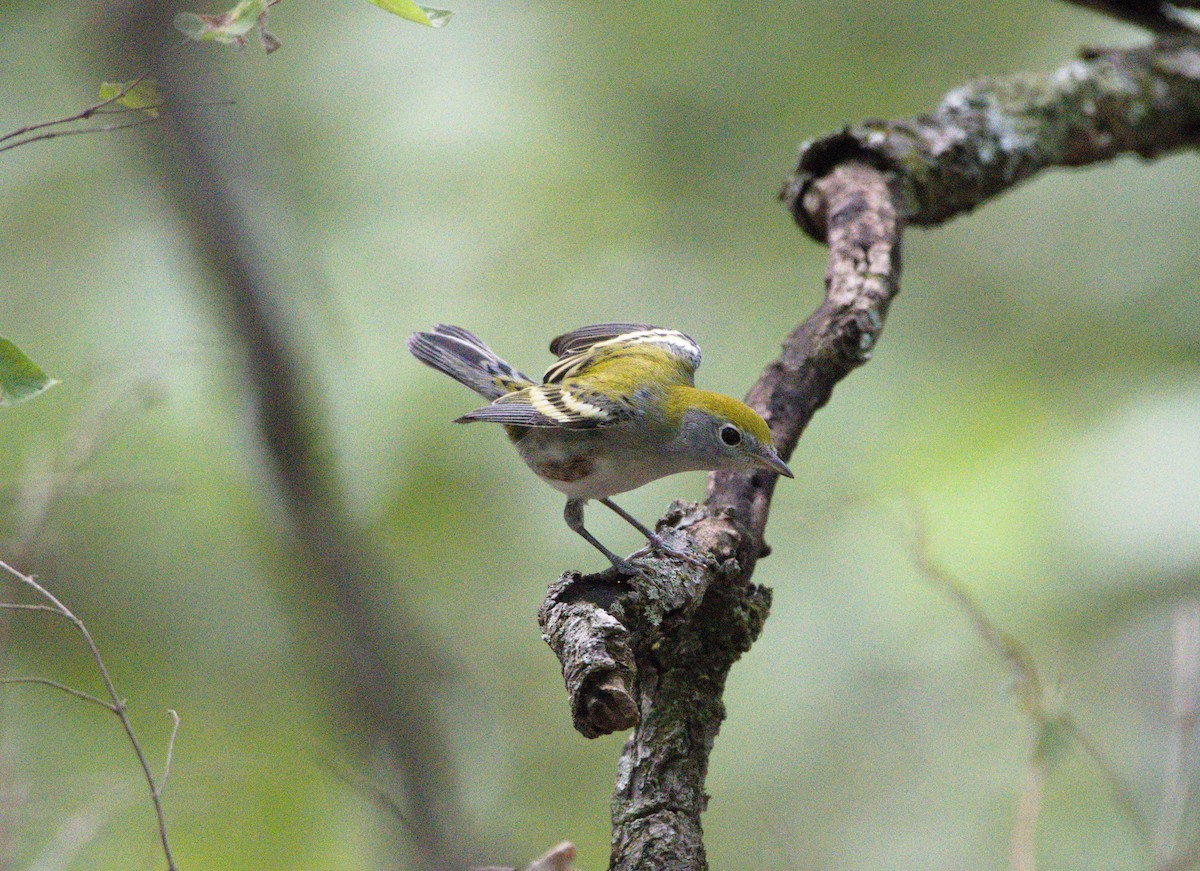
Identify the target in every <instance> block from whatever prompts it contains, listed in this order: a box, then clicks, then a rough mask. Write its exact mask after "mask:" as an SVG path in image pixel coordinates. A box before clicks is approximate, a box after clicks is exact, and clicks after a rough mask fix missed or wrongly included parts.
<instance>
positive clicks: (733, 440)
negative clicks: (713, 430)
mask: <svg viewBox="0 0 1200 871" xmlns="http://www.w3.org/2000/svg"><path fill="white" fill-rule="evenodd" d="M721 441H723V442H725V444H727V445H729V447H731V448H733V447H737V446H738V445H740V444H741V443H742V431H741V430H740V429H738V428H737V427H736V426H734V425H733V424H731V423H727V424H725V425H724V426H723V427H721Z"/></svg>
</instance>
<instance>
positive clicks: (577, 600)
mask: <svg viewBox="0 0 1200 871" xmlns="http://www.w3.org/2000/svg"><path fill="white" fill-rule="evenodd" d="M734 521H735V512H733V511H732V510H730V509H728V508H718V507H704V506H698V505H696V504H693V503H686V502H679V501H676V502H674V503H672V504H671V507H670V508H669V509H668V510H667V513H666V515H665V516H664V517H663V519H662V520H660V522H659V531H660V532H664V533H667V534H668V535H669V534H670V533H671V532H672V531H674V532H675V533H676V534H677V535H681V534H683V532H684V531H685V530H686V533H687V536H688V538H689V539H690V541H691V548H690V549H691V550H692V551H693V552H694V553H696V554H698V555H699V554H702V555H705V556H706V557H708V559H707V560H706V564H705V565H703V566H696V565H691V564H688V563H684V562H682V561H680V560H677V559H674V558H672V557H670V556H667V555H657V554H655V555H652V556H649V557H647V558H645V559H639V560H638V565H639V566H641V567H643V570H644V574H643V575H642V576H640V577H633V578H629V577H624V576H622V575H620V574H618V573H617V572H616V571H614V570H610V571H607V572H602V573H599V574H594V575H581V574H579V573H578V572H567V573H566V574H564V575H563V576H562V577H560V578H559V579H558V580H557V581H555V582H554V583H553V584H552V585H551V586H550V588H549V590H547V592H546V599H545V601H544V602H543V603H542V607H541V609H540V611H539V613H538V623H539V624H540V625H541V627H542V638H543V639H544V640H545V641H546V643H547V644H548V645H549V646H550V648H551V649H552V650H553V651H554V653H555V655H556V656H558V659H559V662H561V663H562V669H563V680H564V682H565V684H566V688H567V694H568V697H569V699H570V705H571V719H572V721H573V723H574V725H575V728H576V730H578V731H579V732H580V734H582V735H583V736H584V737H586V738H597V737H599V736H601V735H608V734H611V733H613V732H618V731H621V730H624V729H629V728H632V727H634V726H636V725H638V724H639V722H640V720H641V711H642V704H641V702H640V701H639V699H642V698H644V694H643V692H642V691H643V690H644V689H645V687H644V686H641V685H640V684H639V682H642V683H644V682H645V679H646V676H645V675H644V674H643V671H644V670H645V661H646V657H648V656H660V657H661V656H662V655H663V654H664V652H666V651H670V650H673V649H674V648H675V647H676V645H677V644H678V643H679V642H678V638H679V637H680V636H687V634H688V633H689V631H690V629H691V627H690V626H689V624H690V621H691V619H692V617H693V615H694V614H695V612H696V610H697V608H699V607H700V605H701V603H702V602H703V601H704V598H705V594H706V593H707V592H708V591H709V589H710V587H711V586H712V585H713V584H714V583H720V582H721V581H723V580H728V579H729V578H731V577H733V576H736V575H737V574H739V571H740V569H739V566H740V565H741V563H739V560H738V558H737V557H738V556H739V548H740V547H741V546H742V543H743V542H744V541H745V540H746V538H747V537H746V536H745V535H744V534H743V533H742V532H741V531H740V530H739V529H738V527H737V526H736V524H735V522H734ZM752 561H753V558H751V559H748V560H746V562H752ZM763 619H765V613H764V614H763V615H762V618H761V619H756V620H755V621H754V623H755V627H756V628H755V630H754V632H753V633H752V634H754V635H756V634H757V630H758V629H761V626H762V620H763ZM735 634H737V635H739V637H745V636H746V634H747V633H746V632H744V631H740V632H737V633H735ZM687 646H688V643H687V642H684V647H685V648H686V647H687ZM746 646H747V647H748V645H746ZM741 652H742V651H741V650H738V651H737V652H736V653H733V655H732V656H730V657H729V658H728V663H727V664H726V665H725V666H724V668H725V669H728V667H729V665H731V664H732V663H733V661H734V660H735V659H736V658H737V656H738V655H740V653H741ZM639 665H641V666H642V667H641V668H639Z"/></svg>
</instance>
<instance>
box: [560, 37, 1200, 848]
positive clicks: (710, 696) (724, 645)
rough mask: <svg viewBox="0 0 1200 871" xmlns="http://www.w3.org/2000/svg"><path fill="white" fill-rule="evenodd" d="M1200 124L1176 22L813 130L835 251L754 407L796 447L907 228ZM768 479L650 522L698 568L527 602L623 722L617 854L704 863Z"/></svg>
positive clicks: (602, 722) (1195, 66)
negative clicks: (1167, 32)
mask: <svg viewBox="0 0 1200 871" xmlns="http://www.w3.org/2000/svg"><path fill="white" fill-rule="evenodd" d="M1198 139H1200V50H1198V49H1197V46H1196V45H1195V43H1192V42H1189V41H1187V40H1184V39H1181V38H1177V37H1172V38H1163V39H1161V40H1160V41H1159V42H1158V43H1156V44H1155V45H1153V46H1151V47H1147V48H1142V49H1134V50H1131V51H1123V52H1118V51H1110V52H1089V53H1088V54H1087V56H1086V57H1085V58H1084V60H1082V61H1077V62H1074V63H1071V64H1068V65H1067V66H1065V67H1063V68H1062V69H1060V70H1058V71H1057V72H1055V73H1052V74H1050V75H1048V76H1042V77H1033V76H1017V77H1012V78H1008V79H984V80H980V81H978V82H975V83H973V84H969V85H966V86H964V87H962V88H959V89H958V90H956V91H953V92H952V93H950V94H948V95H947V97H946V98H945V99H944V101H943V102H942V104H941V106H940V107H939V108H938V109H937V110H936V111H935V112H934V113H933V114H931V115H922V116H918V117H916V118H913V119H908V120H903V121H894V122H886V121H879V122H870V123H864V124H859V125H855V126H852V127H848V128H846V129H845V130H843V131H841V132H839V133H836V134H834V135H832V136H829V137H825V138H823V139H819V140H815V141H811V142H808V143H806V144H805V145H804V146H803V148H802V151H801V156H800V161H799V164H798V166H797V169H796V171H795V173H794V175H793V176H792V178H791V179H790V180H789V181H788V183H787V184H786V185H785V187H784V190H783V192H782V193H781V199H783V200H784V201H785V203H786V204H787V206H788V208H789V210H790V211H791V212H792V214H793V216H794V217H795V218H796V220H797V222H798V223H799V224H800V225H801V226H802V227H803V228H804V229H805V231H806V232H808V233H809V235H811V236H813V237H814V238H816V239H818V240H820V241H822V242H825V243H826V244H828V246H829V265H828V269H827V271H826V276H825V299H824V301H823V302H822V303H821V305H820V307H819V308H818V309H817V311H816V312H814V313H813V315H812V316H811V317H809V318H808V320H806V321H804V322H803V323H802V324H800V325H799V326H798V327H797V328H796V329H795V330H794V331H793V332H792V334H791V335H790V336H789V337H788V339H787V341H786V342H785V343H784V347H783V353H782V354H781V355H780V357H779V358H778V359H777V360H775V361H774V362H772V363H771V364H770V365H768V366H767V368H766V370H765V371H764V372H763V374H762V376H761V377H760V378H759V380H758V382H757V383H756V384H755V385H754V387H753V388H751V390H750V393H749V394H748V396H747V402H748V403H749V404H750V405H751V406H752V407H754V408H755V409H757V410H758V411H759V412H761V413H762V414H763V417H764V418H765V419H766V420H767V422H768V423H769V424H770V426H771V431H772V434H773V436H774V438H775V442H776V445H777V447H778V448H779V449H780V454H781V455H782V456H783V457H784V458H785V459H787V458H788V457H790V456H791V454H792V451H793V449H794V448H795V446H796V443H797V441H798V440H799V438H800V436H801V434H802V433H803V431H804V429H805V427H806V426H807V425H808V422H809V421H810V420H811V419H812V416H813V415H814V414H815V413H816V412H817V410H818V409H820V408H821V407H822V406H823V405H824V404H825V403H826V402H827V401H828V400H829V398H830V396H831V394H832V392H833V388H834V386H835V385H836V384H837V383H838V382H839V381H840V380H841V379H842V378H844V377H845V376H846V375H848V374H849V373H850V372H851V371H852V370H853V369H855V368H856V367H858V366H859V365H861V364H862V363H864V362H866V361H867V360H868V359H869V358H870V356H871V352H872V350H873V348H874V347H875V345H876V344H877V342H878V340H879V337H880V334H881V331H882V329H883V326H884V323H885V320H886V317H887V313H888V308H889V305H890V304H891V301H892V300H893V299H894V298H895V296H896V294H897V293H898V292H899V289H900V284H899V281H900V264H901V257H900V248H901V237H902V234H903V230H904V228H905V226H906V225H908V224H918V225H933V224H937V223H940V222H941V221H945V220H947V219H948V218H950V217H953V216H954V215H957V214H959V213H961V212H964V211H969V210H970V209H972V208H974V207H976V206H978V205H980V204H981V203H983V202H986V201H987V200H989V199H991V198H993V197H995V196H997V195H999V194H1001V193H1003V192H1004V191H1006V190H1008V189H1009V188H1011V187H1013V186H1014V185H1016V184H1019V183H1020V182H1022V181H1024V180H1026V179H1028V178H1030V177H1032V176H1033V175H1034V174H1036V173H1037V172H1040V171H1041V170H1043V169H1047V168H1049V167H1054V166H1082V165H1086V164H1089V163H1095V162H1098V161H1104V160H1109V159H1112V158H1113V157H1116V156H1118V155H1120V154H1125V153H1134V154H1138V155H1140V156H1142V157H1144V158H1152V157H1156V156H1159V155H1161V154H1164V153H1167V152H1169V151H1171V150H1173V149H1178V148H1183V147H1188V146H1194V145H1195V144H1196V143H1197V141H1198ZM774 487H775V476H773V475H769V474H765V473H764V474H754V475H743V474H734V473H714V474H713V475H711V476H710V478H709V487H708V494H707V497H706V499H705V501H704V503H703V504H702V505H699V506H697V505H685V504H682V503H675V504H673V505H672V507H671V508H670V509H669V510H668V512H667V514H666V515H665V516H664V517H663V519H662V520H661V521H660V523H659V532H660V533H661V534H663V535H665V536H667V537H668V538H671V537H674V536H686V537H687V538H688V539H690V544H691V547H692V548H693V549H694V550H697V551H699V552H701V553H705V554H708V555H709V556H710V557H712V562H711V563H710V564H709V565H708V566H707V567H704V568H696V567H693V566H689V565H686V564H679V563H676V562H673V561H672V560H671V559H670V558H669V557H665V556H653V557H650V558H648V559H647V560H645V561H643V562H642V564H643V565H649V566H650V569H649V570H648V572H647V574H648V575H649V576H650V577H649V578H648V579H628V578H623V577H620V576H618V575H616V574H615V573H613V572H606V573H603V574H600V575H592V576H580V575H578V574H577V573H568V574H565V575H563V576H562V577H561V578H560V579H559V581H558V582H557V583H555V584H554V585H552V586H551V587H550V589H549V591H548V592H547V596H546V600H545V602H544V603H543V605H542V608H541V612H540V614H539V622H540V623H541V626H542V629H543V632H544V637H545V638H546V641H547V643H548V644H549V645H550V646H551V648H552V649H553V650H554V651H555V653H556V655H558V657H559V659H560V661H561V662H562V664H563V675H564V678H565V681H566V685H567V693H568V697H569V699H570V703H571V711H572V717H573V720H574V722H575V727H576V729H578V730H579V731H580V732H581V733H582V734H584V735H586V736H588V737H595V736H596V735H602V734H607V733H609V732H614V731H617V730H620V729H624V728H630V727H632V728H633V732H632V734H631V735H630V737H629V739H628V741H627V742H626V745H625V749H624V752H623V753H622V756H621V760H620V763H619V766H618V772H619V773H618V779H617V784H616V788H615V790H614V794H613V806H612V813H613V850H612V857H611V860H610V866H609V867H610V869H613V871H616V869H635V868H637V869H656V871H658V869H662V871H673V869H678V871H697V869H704V868H707V861H706V858H705V853H704V845H703V842H702V831H701V826H700V814H701V813H702V812H703V810H704V806H705V801H706V796H705V794H704V778H705V775H706V772H707V765H708V754H709V752H710V750H711V748H712V744H713V741H714V740H715V738H716V734H717V730H718V728H719V725H720V722H721V719H722V718H723V717H724V707H723V705H722V702H721V695H722V692H723V688H724V683H725V679H726V676H727V675H728V672H729V669H730V668H731V667H732V665H733V663H734V662H735V661H736V660H737V659H738V657H739V656H740V655H741V654H742V653H744V652H745V651H747V650H749V648H750V646H751V645H752V644H753V642H754V640H755V639H756V638H757V636H758V634H759V632H760V631H761V630H762V627H763V624H764V621H765V620H766V617H767V613H768V611H769V608H770V600H771V594H770V590H768V589H766V588H764V587H760V586H757V585H755V584H753V583H751V581H750V577H751V574H752V573H753V570H754V567H755V563H756V562H757V560H758V558H759V557H761V556H763V555H765V554H766V553H767V552H768V549H767V548H766V546H765V544H764V542H763V534H764V531H765V528H766V523H767V518H768V514H769V510H770V503H771V497H772V495H773V493H774Z"/></svg>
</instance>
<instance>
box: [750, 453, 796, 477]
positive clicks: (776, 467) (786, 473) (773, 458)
mask: <svg viewBox="0 0 1200 871" xmlns="http://www.w3.org/2000/svg"><path fill="white" fill-rule="evenodd" d="M757 459H758V464H759V465H760V466H762V467H763V468H764V469H769V470H771V471H772V472H774V473H775V474H776V475H783V477H785V478H795V477H796V476H795V475H793V474H792V470H791V469H789V468H788V467H787V465H786V464H785V463H784V462H783V460H781V459H779V454H777V453H775V449H774V448H773V447H771V446H770V445H763V446H762V453H760V454H759V455H758V458H757Z"/></svg>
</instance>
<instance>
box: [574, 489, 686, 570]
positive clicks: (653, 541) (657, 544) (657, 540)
mask: <svg viewBox="0 0 1200 871" xmlns="http://www.w3.org/2000/svg"><path fill="white" fill-rule="evenodd" d="M597 501H598V502H599V503H600V504H601V505H604V506H606V507H607V508H609V509H610V510H612V512H613V513H614V514H616V515H617V516H618V517H620V518H623V519H624V520H625V521H626V522H627V523H629V525H630V526H632V527H633V528H634V529H636V530H637V531H638V532H640V533H641V534H642V535H644V536H646V539H647V541H649V542H650V547H651V548H653V549H654V550H657V551H661V552H662V553H665V554H670V555H671V556H673V557H678V558H679V559H681V560H683V561H684V562H689V563H691V564H692V565H694V566H704V564H705V563H704V560H702V559H700V558H699V557H698V556H695V555H693V554H691V553H689V552H688V551H686V550H681V549H680V548H677V547H672V546H671V545H669V544H667V542H666V539H664V538H663V537H662V536H661V535H659V534H658V533H657V532H655V531H654V530H652V529H647V528H646V527H645V526H643V525H642V523H641V521H639V520H638V519H637V518H636V517H634V516H633V515H632V514H630V513H629V512H628V511H626V510H625V509H624V508H622V507H621V506H619V505H617V503H616V502H613V501H612V500H611V499H609V498H608V497H607V496H605V497H604V498H603V499H599V500H597ZM582 516H583V509H582V508H580V517H581V519H582ZM567 524H568V525H570V521H569V520H568V521H567Z"/></svg>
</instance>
